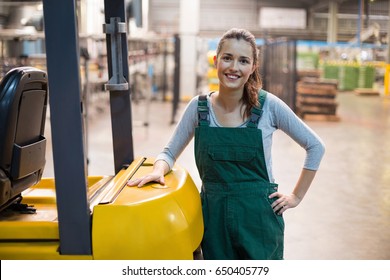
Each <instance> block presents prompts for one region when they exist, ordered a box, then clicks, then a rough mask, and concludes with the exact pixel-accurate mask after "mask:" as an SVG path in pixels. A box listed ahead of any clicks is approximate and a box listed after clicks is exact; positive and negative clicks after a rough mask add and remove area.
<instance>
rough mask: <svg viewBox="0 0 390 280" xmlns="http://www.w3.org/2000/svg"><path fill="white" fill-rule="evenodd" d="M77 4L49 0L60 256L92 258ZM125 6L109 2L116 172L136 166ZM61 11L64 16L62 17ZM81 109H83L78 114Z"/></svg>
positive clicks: (46, 12) (120, 1)
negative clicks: (134, 163) (88, 256)
mask: <svg viewBox="0 0 390 280" xmlns="http://www.w3.org/2000/svg"><path fill="white" fill-rule="evenodd" d="M75 2H76V1H75V0H65V1H51V0H43V11H44V19H45V20H44V23H45V40H46V56H47V72H48V77H49V81H50V82H49V92H50V98H49V102H50V117H51V124H52V141H53V160H54V174H55V184H56V197H57V209H58V221H59V223H58V224H59V235H60V251H61V254H67V255H90V254H91V251H92V249H91V246H92V245H91V244H92V240H91V236H92V235H91V213H90V205H89V200H88V194H87V174H86V170H87V167H86V164H87V163H86V160H85V158H86V157H85V148H86V147H84V144H83V133H84V129H83V120H82V112H81V110H82V107H83V104H82V101H81V100H82V99H81V83H80V67H79V55H80V48H79V40H78V30H77V17H76V3H75ZM124 2H125V1H124V0H105V1H104V5H105V9H104V12H105V22H106V23H105V25H104V31H105V32H106V39H107V60H108V71H109V77H111V78H110V80H109V81H108V83H107V84H106V89H107V90H109V91H110V109H111V125H112V139H113V153H114V164H115V172H116V173H117V172H119V171H120V170H121V169H122V168H124V167H127V166H128V165H129V164H130V163H131V162H132V161H133V160H134V154H133V138H132V122H131V103H130V89H129V86H128V82H129V65H128V59H127V54H128V47H127V33H126V29H127V28H126V7H125V3H124ZM59 11H60V12H59ZM75 108H79V109H78V110H75Z"/></svg>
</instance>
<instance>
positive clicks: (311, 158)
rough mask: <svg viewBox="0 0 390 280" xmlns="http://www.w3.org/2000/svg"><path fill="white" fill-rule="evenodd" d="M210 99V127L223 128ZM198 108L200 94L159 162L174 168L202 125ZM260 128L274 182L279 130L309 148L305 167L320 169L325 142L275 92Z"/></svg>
mask: <svg viewBox="0 0 390 280" xmlns="http://www.w3.org/2000/svg"><path fill="white" fill-rule="evenodd" d="M207 98H208V106H209V112H210V127H221V125H220V124H218V121H217V118H216V116H215V113H214V110H213V107H212V106H211V100H210V95H208V97H207ZM197 107H198V97H197V96H196V97H194V98H193V99H192V100H191V101H190V102H189V103H188V105H187V107H186V108H185V110H184V113H183V115H182V118H181V119H180V121H179V123H178V124H177V126H176V128H175V131H174V133H173V135H172V137H171V139H170V141H169V142H168V144H167V145H166V146H165V148H164V150H163V151H162V152H161V153H160V154H159V155H158V156H157V158H156V161H157V160H164V161H166V162H167V163H168V165H169V166H170V168H172V167H173V165H174V163H175V161H176V159H177V158H178V157H179V155H180V154H181V153H182V151H183V150H184V149H185V147H186V146H187V145H188V143H189V142H190V141H191V139H192V138H193V137H194V133H195V127H197V125H198V111H197ZM246 124H247V122H244V123H243V124H241V125H240V126H239V127H243V128H244V127H246ZM258 128H259V129H261V130H262V137H263V146H264V156H265V161H266V165H267V171H268V176H269V178H270V181H271V182H274V177H273V173H272V158H271V148H272V134H273V132H274V131H276V130H277V129H280V130H282V131H284V132H285V133H286V134H287V135H289V136H290V137H291V138H292V139H293V140H294V141H295V142H297V143H298V144H299V145H300V146H301V147H302V148H304V149H305V150H306V158H305V162H304V165H303V168H306V169H310V170H317V169H318V167H319V165H320V162H321V159H322V157H323V155H324V152H325V146H324V143H323V142H322V140H321V139H320V137H319V136H318V135H317V134H316V133H315V132H314V131H313V130H312V129H311V128H310V127H309V126H307V125H306V124H305V123H304V122H303V121H302V120H301V119H300V118H298V117H297V116H296V115H295V114H294V112H293V111H292V110H291V109H290V107H288V106H287V105H286V104H285V103H284V102H283V101H282V100H280V99H279V98H278V97H276V96H275V95H273V94H271V93H268V94H267V98H266V100H265V102H264V106H263V114H262V117H261V119H260V121H259V125H258Z"/></svg>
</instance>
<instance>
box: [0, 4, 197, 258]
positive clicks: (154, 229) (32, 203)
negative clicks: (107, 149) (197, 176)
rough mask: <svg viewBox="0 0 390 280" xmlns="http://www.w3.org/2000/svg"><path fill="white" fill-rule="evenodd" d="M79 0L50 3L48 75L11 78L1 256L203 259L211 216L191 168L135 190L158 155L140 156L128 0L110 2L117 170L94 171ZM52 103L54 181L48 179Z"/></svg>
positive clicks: (1, 161) (0, 143) (3, 152)
mask: <svg viewBox="0 0 390 280" xmlns="http://www.w3.org/2000/svg"><path fill="white" fill-rule="evenodd" d="M75 2H76V0H66V1H51V0H43V9H44V24H45V41H46V57H47V73H46V72H44V71H42V70H38V69H36V68H33V67H20V68H15V69H13V70H11V71H10V72H8V74H7V75H6V76H5V77H4V78H3V79H2V80H1V84H0V259H1V260H11V259H24V260H26V259H38V260H43V259H53V260H54V259H87V260H93V259H96V260H109V259H114V260H120V259H121V260H124V259H128V260H131V259H137V260H143V259H154V260H163V259H193V257H194V254H193V253H194V252H195V251H196V249H197V248H198V247H199V245H200V242H201V239H202V235H203V220H202V211H201V204H200V198H199V191H198V189H197V188H196V186H195V184H194V182H193V181H192V179H191V177H190V176H189V174H188V172H187V171H186V170H184V169H183V168H182V167H180V166H177V165H176V166H175V167H174V168H173V170H172V171H171V172H170V173H168V174H167V175H166V185H165V186H160V185H159V184H148V185H147V186H145V187H143V188H137V187H128V186H126V182H127V181H128V180H129V179H130V178H132V177H138V176H142V174H145V173H147V172H149V171H150V170H151V168H152V165H153V159H148V158H144V157H141V158H134V153H133V141H132V120H131V102H130V90H129V85H128V81H129V73H128V68H129V66H128V59H127V54H128V49H127V34H126V29H127V28H126V8H125V3H124V0H105V1H104V4H105V24H104V28H103V29H104V32H105V33H106V39H107V40H106V41H107V56H108V57H107V60H108V72H109V73H108V74H109V77H110V80H109V81H108V83H107V84H106V89H107V91H109V94H110V110H111V124H112V125H111V127H112V139H113V153H114V164H115V175H112V176H109V175H107V176H88V175H87V174H86V170H87V168H86V164H87V163H86V157H85V152H84V150H85V143H84V140H83V139H84V133H85V132H84V129H83V112H82V108H83V104H82V102H81V97H80V96H81V94H80V88H81V86H80V66H79V44H78V32H77V17H76V13H75V7H76V3H75ZM48 93H50V95H49V94H48ZM49 97H50V98H49ZM47 104H48V105H50V120H51V130H52V145H53V161H54V174H55V176H54V178H42V172H43V169H44V166H45V147H46V139H45V137H44V133H43V132H44V126H45V118H46V106H47Z"/></svg>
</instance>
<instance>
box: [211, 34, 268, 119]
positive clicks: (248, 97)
mask: <svg viewBox="0 0 390 280" xmlns="http://www.w3.org/2000/svg"><path fill="white" fill-rule="evenodd" d="M228 39H237V40H241V39H242V40H244V41H246V42H248V43H249V44H250V45H251V47H252V55H253V65H254V67H255V71H253V73H252V74H251V75H250V76H249V79H248V81H247V82H246V83H245V85H244V93H243V96H242V102H243V104H244V105H246V108H245V112H244V116H245V117H248V116H250V114H251V110H252V108H253V107H255V106H258V104H259V101H258V91H259V89H260V88H261V86H262V82H261V77H260V72H259V55H258V49H257V45H256V38H255V36H254V35H253V34H252V33H250V32H249V31H248V30H245V29H239V28H232V29H230V30H228V31H227V32H226V33H225V34H224V35H223V36H222V38H221V40H220V41H219V43H218V47H217V57H218V55H219V53H220V52H221V49H222V46H223V44H224V43H225V41H226V40H228Z"/></svg>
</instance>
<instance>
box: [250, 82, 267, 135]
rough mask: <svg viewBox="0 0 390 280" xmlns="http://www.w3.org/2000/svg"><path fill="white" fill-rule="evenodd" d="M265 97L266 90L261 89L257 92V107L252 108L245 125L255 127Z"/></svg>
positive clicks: (261, 111)
mask: <svg viewBox="0 0 390 280" xmlns="http://www.w3.org/2000/svg"><path fill="white" fill-rule="evenodd" d="M266 97H267V92H266V91H265V90H262V89H261V90H260V92H259V107H253V108H252V110H251V115H250V117H249V121H248V124H247V127H250V128H257V126H258V124H259V121H260V118H261V115H262V114H263V106H264V102H265V99H266Z"/></svg>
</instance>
